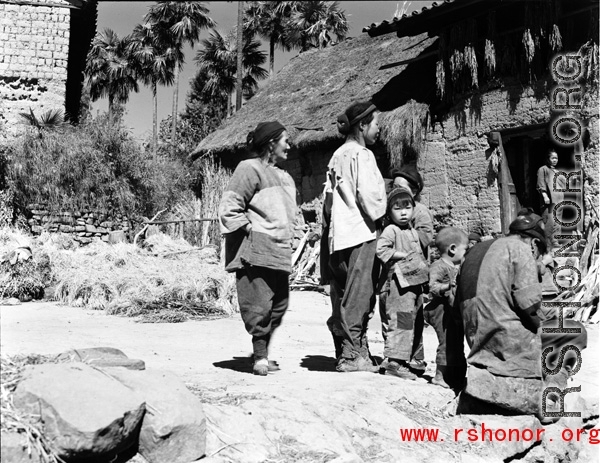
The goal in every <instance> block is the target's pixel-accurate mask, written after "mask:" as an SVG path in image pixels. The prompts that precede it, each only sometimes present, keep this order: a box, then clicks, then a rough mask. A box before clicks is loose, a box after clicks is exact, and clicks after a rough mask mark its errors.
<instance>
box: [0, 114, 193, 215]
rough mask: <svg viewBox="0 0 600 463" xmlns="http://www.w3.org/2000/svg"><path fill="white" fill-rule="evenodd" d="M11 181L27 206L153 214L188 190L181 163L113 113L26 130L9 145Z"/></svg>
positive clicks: (22, 206)
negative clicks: (157, 152)
mask: <svg viewBox="0 0 600 463" xmlns="http://www.w3.org/2000/svg"><path fill="white" fill-rule="evenodd" d="M8 148H9V151H8V156H9V172H8V173H9V175H8V178H9V182H10V184H11V187H12V189H13V191H14V194H15V202H16V204H17V206H19V207H20V209H21V210H23V209H25V208H26V206H27V205H29V204H32V203H43V204H47V206H48V209H49V210H51V211H52V210H55V211H60V210H69V209H70V210H78V209H79V208H84V207H93V208H94V209H96V210H106V209H109V210H112V211H121V212H123V213H124V214H127V215H129V216H130V217H135V216H139V215H146V216H148V215H151V214H152V213H153V212H156V211H157V210H159V209H161V208H164V206H165V205H167V204H171V203H173V202H174V198H175V197H177V196H178V194H179V192H180V191H181V190H183V189H185V187H186V184H187V182H188V180H187V178H186V177H187V173H186V172H185V170H184V168H183V166H182V164H181V163H180V162H177V161H174V160H169V159H165V158H162V157H153V156H152V155H151V154H149V153H147V152H144V151H142V150H141V148H140V147H139V145H138V144H137V143H136V142H135V141H134V140H133V139H132V137H131V135H130V134H129V133H128V132H127V131H125V130H124V129H123V127H122V126H120V125H118V124H113V123H111V122H110V121H109V120H108V118H107V117H105V116H103V117H99V118H96V119H94V120H89V121H86V122H84V123H82V124H80V125H79V126H78V127H72V128H69V129H68V130H65V131H63V132H62V133H57V132H45V133H43V136H42V137H37V136H33V135H32V134H26V135H25V136H23V137H22V138H20V139H18V140H15V141H14V142H13V144H12V145H9V147H8Z"/></svg>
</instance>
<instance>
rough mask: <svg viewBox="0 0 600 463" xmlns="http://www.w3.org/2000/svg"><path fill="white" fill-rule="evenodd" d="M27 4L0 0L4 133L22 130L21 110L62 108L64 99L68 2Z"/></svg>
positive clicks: (0, 85)
mask: <svg viewBox="0 0 600 463" xmlns="http://www.w3.org/2000/svg"><path fill="white" fill-rule="evenodd" d="M23 3H28V4H16V3H3V2H2V1H0V133H4V136H9V135H15V134H16V133H18V132H19V129H20V128H21V127H22V124H21V121H20V116H19V113H21V112H29V110H30V108H31V109H32V110H33V111H34V113H35V114H36V115H40V114H41V113H43V112H46V111H48V110H50V109H63V110H64V104H65V92H66V81H67V60H68V56H69V34H70V32H69V24H70V23H69V21H70V8H68V6H69V4H68V3H67V2H66V1H64V0H52V1H49V0H37V1H36V0H33V1H28V2H23ZM32 3H33V4H32ZM62 5H64V7H63V6H62ZM0 136H1V135H0Z"/></svg>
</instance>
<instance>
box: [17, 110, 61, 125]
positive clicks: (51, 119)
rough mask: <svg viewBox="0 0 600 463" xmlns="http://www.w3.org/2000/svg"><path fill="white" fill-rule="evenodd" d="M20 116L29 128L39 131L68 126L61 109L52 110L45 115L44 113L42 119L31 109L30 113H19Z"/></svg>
mask: <svg viewBox="0 0 600 463" xmlns="http://www.w3.org/2000/svg"><path fill="white" fill-rule="evenodd" d="M19 115H20V116H21V118H23V119H24V120H25V122H26V123H27V124H28V125H29V126H31V127H34V128H36V129H38V130H42V129H56V128H61V127H64V126H65V125H67V123H66V122H65V118H64V115H63V112H62V110H60V109H50V110H48V111H46V112H45V113H42V115H41V116H40V117H37V116H36V115H35V114H34V112H33V109H31V108H29V112H28V113H19Z"/></svg>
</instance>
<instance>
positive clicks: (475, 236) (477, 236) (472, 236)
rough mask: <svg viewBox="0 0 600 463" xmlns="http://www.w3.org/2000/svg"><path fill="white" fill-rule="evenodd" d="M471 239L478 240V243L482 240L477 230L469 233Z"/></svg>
mask: <svg viewBox="0 0 600 463" xmlns="http://www.w3.org/2000/svg"><path fill="white" fill-rule="evenodd" d="M469 241H477V242H478V243H479V242H480V241H481V235H480V234H479V233H477V232H471V233H469Z"/></svg>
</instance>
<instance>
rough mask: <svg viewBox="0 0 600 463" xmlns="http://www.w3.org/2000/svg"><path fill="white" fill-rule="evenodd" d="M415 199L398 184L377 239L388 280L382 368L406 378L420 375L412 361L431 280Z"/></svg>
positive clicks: (382, 306) (383, 297) (382, 298)
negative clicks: (425, 290)
mask: <svg viewBox="0 0 600 463" xmlns="http://www.w3.org/2000/svg"><path fill="white" fill-rule="evenodd" d="M414 207H415V201H414V199H413V196H412V193H411V191H410V190H408V189H405V188H395V189H393V190H392V191H391V192H390V194H389V196H388V218H389V220H390V224H389V225H388V226H387V227H385V229H384V230H383V232H382V233H381V236H380V237H379V239H378V240H377V251H376V253H377V257H378V258H379V259H380V260H381V261H382V262H383V264H384V273H383V275H382V276H384V277H386V278H385V283H384V284H383V287H382V288H381V290H380V295H379V311H380V314H381V324H382V331H383V336H384V339H385V348H384V351H383V355H384V357H385V360H384V363H383V364H382V368H383V369H384V370H385V374H387V375H393V376H397V377H399V378H403V379H410V380H414V379H416V375H415V374H414V373H412V372H411V371H410V368H409V363H410V361H411V360H413V359H414V358H415V355H416V354H417V350H418V349H419V348H420V347H421V346H422V340H421V339H415V338H416V337H417V338H418V337H419V336H420V335H421V336H422V332H421V334H419V332H418V331H415V327H416V326H418V325H419V323H420V324H421V326H422V321H423V319H422V317H423V315H422V314H423V312H422V311H419V308H420V306H421V304H422V297H423V285H424V284H425V283H426V282H427V278H428V268H427V262H426V260H425V256H424V254H423V250H422V249H421V245H420V242H419V235H418V234H417V231H416V230H415V229H414V227H413V225H412V222H411V219H412V216H413V212H414ZM419 316H420V317H421V320H418V317H419Z"/></svg>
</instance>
